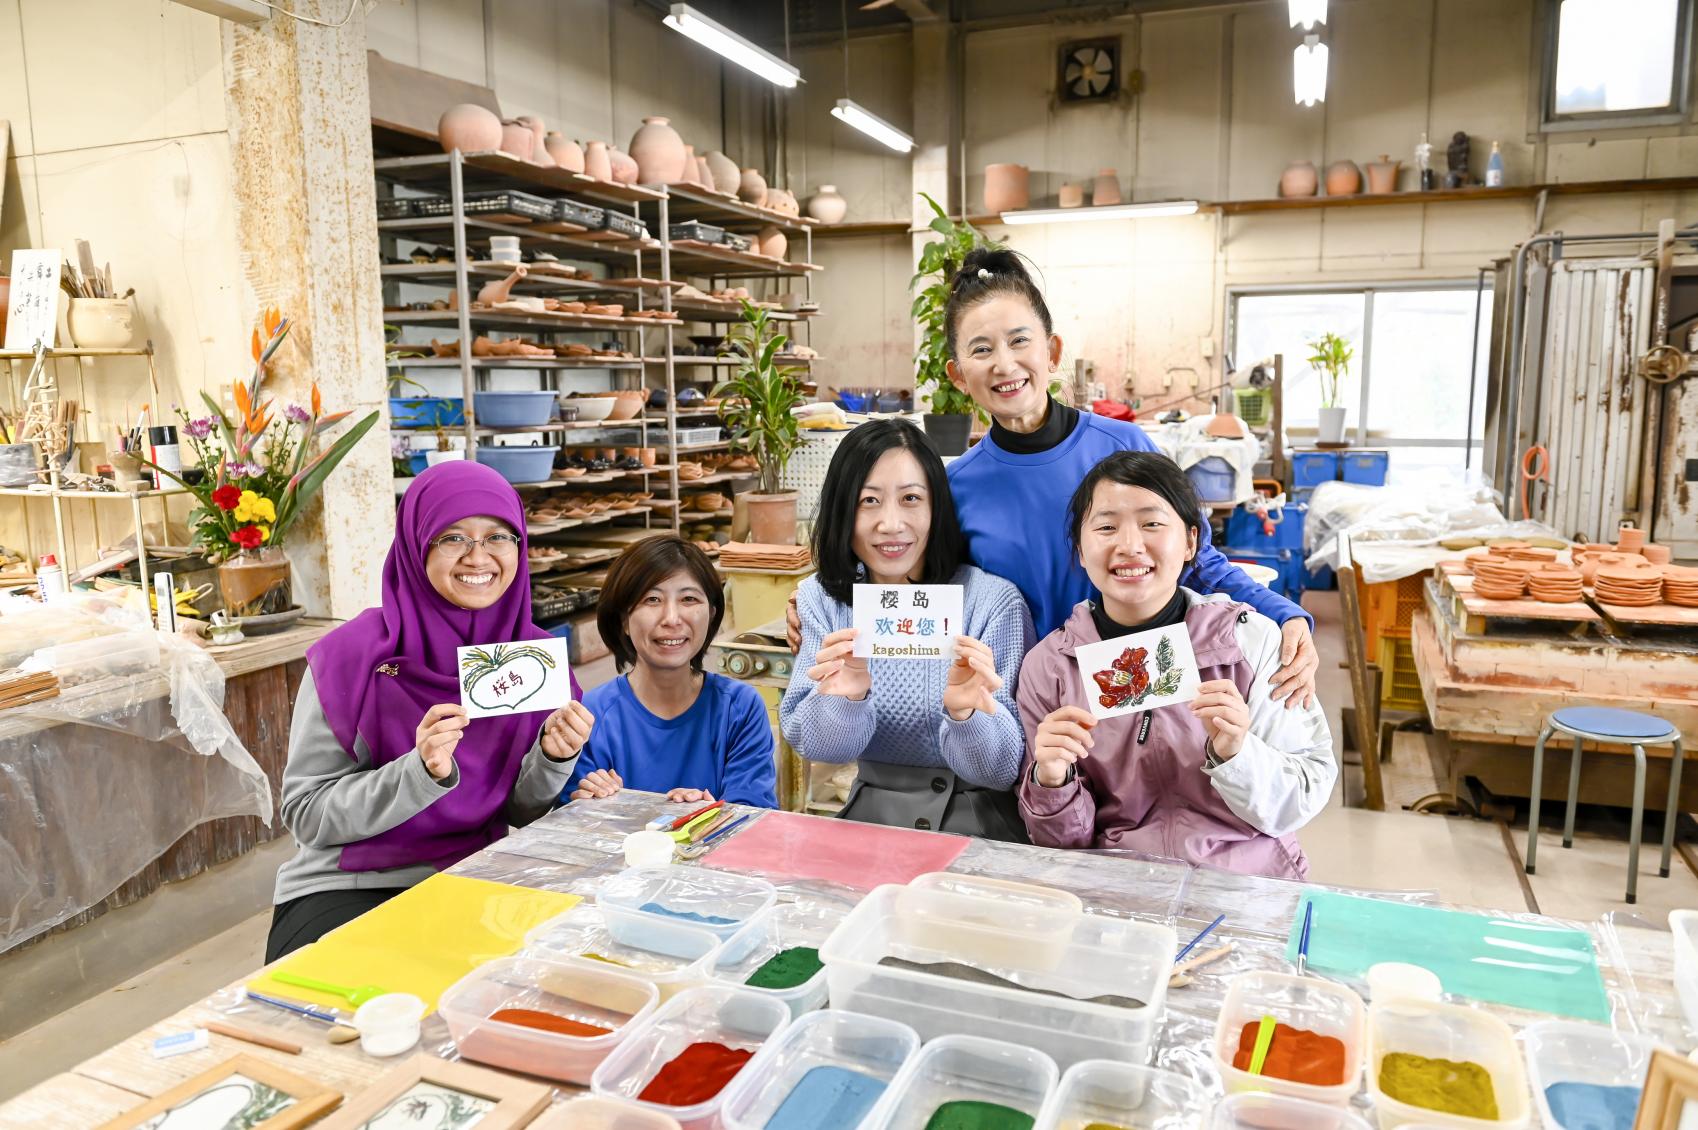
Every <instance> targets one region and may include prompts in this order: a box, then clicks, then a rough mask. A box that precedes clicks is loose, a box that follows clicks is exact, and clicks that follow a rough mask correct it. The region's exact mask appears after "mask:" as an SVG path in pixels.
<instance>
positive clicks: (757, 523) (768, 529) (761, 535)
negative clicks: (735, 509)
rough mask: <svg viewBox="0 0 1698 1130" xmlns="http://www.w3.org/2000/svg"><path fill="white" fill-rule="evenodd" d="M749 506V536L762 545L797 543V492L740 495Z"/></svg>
mask: <svg viewBox="0 0 1698 1130" xmlns="http://www.w3.org/2000/svg"><path fill="white" fill-rule="evenodd" d="M738 497H740V498H741V499H742V500H743V503H744V504H745V505H746V506H747V507H748V508H749V536H750V538H752V539H753V540H754V541H757V542H759V543H761V544H762V545H795V544H796V492H795V491H793V490H788V491H782V492H780V493H778V494H744V495H739V496H738Z"/></svg>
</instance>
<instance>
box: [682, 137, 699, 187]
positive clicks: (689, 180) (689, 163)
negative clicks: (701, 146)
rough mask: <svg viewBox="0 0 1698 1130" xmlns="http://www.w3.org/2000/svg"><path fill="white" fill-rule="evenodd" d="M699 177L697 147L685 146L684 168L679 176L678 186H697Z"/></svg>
mask: <svg viewBox="0 0 1698 1130" xmlns="http://www.w3.org/2000/svg"><path fill="white" fill-rule="evenodd" d="M696 175H697V165H696V147H695V146H694V145H686V146H684V168H683V171H681V172H680V173H679V174H678V181H677V183H678V184H695V183H696Z"/></svg>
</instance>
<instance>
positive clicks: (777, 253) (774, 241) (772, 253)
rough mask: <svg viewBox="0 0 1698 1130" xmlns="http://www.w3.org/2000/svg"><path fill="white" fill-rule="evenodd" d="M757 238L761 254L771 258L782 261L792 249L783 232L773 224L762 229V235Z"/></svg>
mask: <svg viewBox="0 0 1698 1130" xmlns="http://www.w3.org/2000/svg"><path fill="white" fill-rule="evenodd" d="M755 238H756V240H757V241H758V246H759V247H760V252H761V254H762V255H765V256H768V257H769V258H773V259H782V258H784V253H785V252H786V251H788V250H789V249H790V240H789V239H788V238H787V237H786V236H785V234H784V232H783V230H782V229H780V228H777V227H774V226H773V225H772V224H768V225H767V226H766V227H764V228H762V229H761V230H760V234H759V235H757V236H756V237H755Z"/></svg>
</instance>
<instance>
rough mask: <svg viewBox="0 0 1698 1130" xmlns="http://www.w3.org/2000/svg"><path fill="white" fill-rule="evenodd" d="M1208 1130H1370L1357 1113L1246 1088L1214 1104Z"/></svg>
mask: <svg viewBox="0 0 1698 1130" xmlns="http://www.w3.org/2000/svg"><path fill="white" fill-rule="evenodd" d="M1209 1127H1210V1130H1372V1128H1371V1127H1369V1125H1368V1124H1367V1123H1366V1122H1364V1121H1363V1120H1362V1119H1361V1117H1360V1116H1358V1115H1355V1114H1352V1113H1351V1112H1349V1111H1347V1110H1341V1109H1340V1108H1338V1107H1336V1106H1322V1105H1320V1104H1319V1103H1312V1102H1309V1101H1308V1100H1306V1099H1294V1098H1292V1097H1291V1096H1289V1095H1271V1094H1268V1093H1266V1092H1262V1091H1246V1092H1245V1093H1243V1094H1241V1095H1228V1096H1226V1098H1224V1099H1222V1100H1221V1101H1220V1102H1218V1103H1216V1104H1215V1117H1214V1121H1213V1122H1211V1123H1209Z"/></svg>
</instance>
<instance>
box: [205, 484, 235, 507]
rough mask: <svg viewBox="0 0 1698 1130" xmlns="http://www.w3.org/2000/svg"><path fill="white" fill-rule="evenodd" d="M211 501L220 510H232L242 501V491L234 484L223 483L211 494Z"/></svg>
mask: <svg viewBox="0 0 1698 1130" xmlns="http://www.w3.org/2000/svg"><path fill="white" fill-rule="evenodd" d="M212 501H213V504H214V505H215V506H217V507H218V509H220V510H234V509H236V504H237V503H239V502H241V501H242V489H241V488H240V487H238V486H236V485H235V484H234V483H225V484H224V485H223V486H221V487H219V488H218V489H217V490H215V491H213V492H212Z"/></svg>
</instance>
